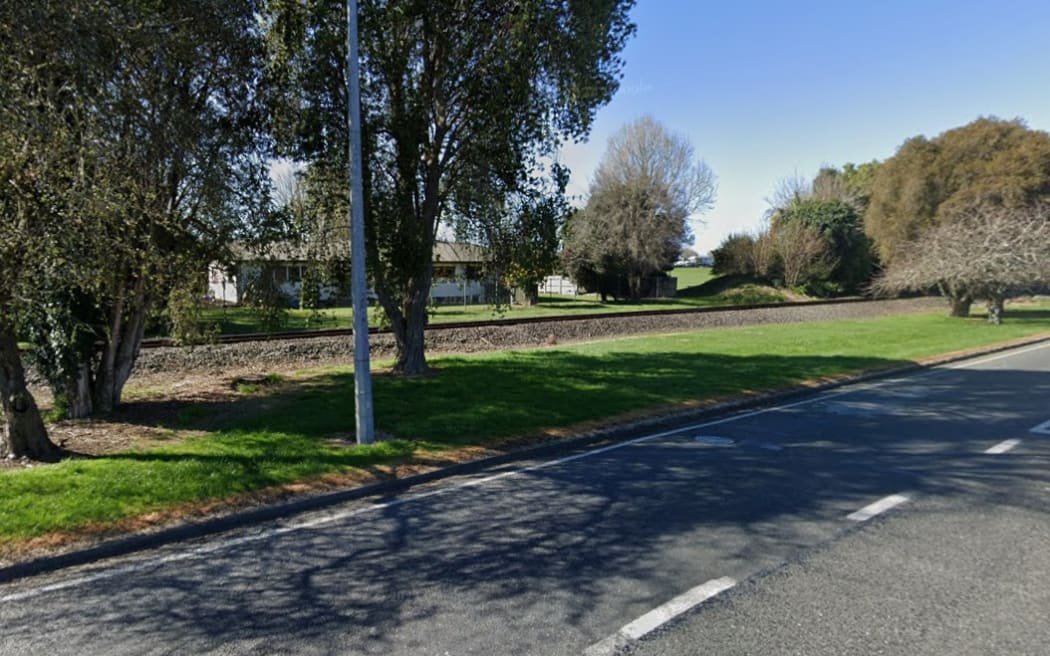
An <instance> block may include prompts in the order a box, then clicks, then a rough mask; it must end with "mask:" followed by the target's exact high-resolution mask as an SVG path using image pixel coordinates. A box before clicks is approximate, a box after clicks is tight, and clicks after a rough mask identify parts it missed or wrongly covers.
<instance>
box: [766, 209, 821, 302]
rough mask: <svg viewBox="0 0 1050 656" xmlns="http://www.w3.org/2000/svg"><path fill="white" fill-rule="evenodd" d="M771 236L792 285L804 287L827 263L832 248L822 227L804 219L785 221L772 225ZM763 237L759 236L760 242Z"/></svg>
mask: <svg viewBox="0 0 1050 656" xmlns="http://www.w3.org/2000/svg"><path fill="white" fill-rule="evenodd" d="M768 235H769V238H770V241H771V242H772V247H773V250H774V252H775V253H776V256H777V262H778V263H779V266H780V271H781V273H782V274H783V276H784V284H785V285H787V286H788V287H798V286H800V285H801V284H802V283H804V282H806V280H807V278H808V277H811V276H812V274H813V270H814V269H815V268H817V267H818V266H819V265H820V264H823V263H824V257H825V255H826V253H827V249H828V247H827V242H826V241H825V240H824V238H823V236H822V235H821V234H820V231H819V230H818V229H816V228H814V227H812V226H810V225H807V224H805V223H803V222H802V221H781V222H778V223H776V224H774V225H773V226H772V227H771V228H770V230H769V233H768ZM763 238H764V236H762V237H759V239H757V240H756V244H758V243H761V242H762V241H763V240H764V239H763Z"/></svg>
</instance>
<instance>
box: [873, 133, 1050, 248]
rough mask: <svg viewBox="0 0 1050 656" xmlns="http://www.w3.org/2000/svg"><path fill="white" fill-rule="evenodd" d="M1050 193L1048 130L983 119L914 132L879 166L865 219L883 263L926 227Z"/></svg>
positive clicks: (1026, 203)
mask: <svg viewBox="0 0 1050 656" xmlns="http://www.w3.org/2000/svg"><path fill="white" fill-rule="evenodd" d="M1048 197H1050V134H1047V133H1046V132H1043V131H1040V130H1031V129H1029V128H1028V127H1026V126H1025V124H1024V123H1023V122H1022V121H1020V120H1015V121H1003V120H999V119H994V118H981V119H977V120H976V121H973V122H972V123H969V124H967V125H964V126H962V127H959V128H955V129H953V130H948V131H947V132H945V133H943V134H941V135H939V136H937V137H934V138H933V139H927V138H926V137H922V136H919V137H913V138H911V139H909V140H907V141H906V142H904V144H903V145H902V146H901V147H900V148H899V149H898V150H897V152H896V154H894V156H893V157H891V158H889V159H888V160H886V161H885V162H883V163H882V165H881V166H880V167H879V169H878V171H877V172H876V174H875V176H874V180H873V182H872V189H871V204H870V207H869V208H868V211H867V213H866V214H865V217H864V226H865V230H866V232H867V233H868V234H869V235H870V236H871V237H872V238H873V239H874V240H875V245H876V247H877V248H878V252H879V255H880V257H881V259H882V261H883V262H885V263H887V264H890V263H892V261H893V259H894V257H895V256H896V252H897V250H898V249H899V248H900V247H901V246H903V245H905V244H907V243H909V242H911V241H913V240H915V239H917V238H918V237H919V236H920V235H921V234H922V233H923V232H924V231H925V230H927V229H928V228H930V227H932V226H935V225H939V224H941V223H945V222H949V221H951V220H953V219H954V218H958V217H960V216H963V215H964V214H965V213H966V211H967V210H968V209H970V208H972V207H974V206H976V205H982V204H991V205H1000V206H1002V207H1023V206H1026V205H1030V204H1031V203H1033V202H1035V201H1038V200H1041V199H1046V198H1048Z"/></svg>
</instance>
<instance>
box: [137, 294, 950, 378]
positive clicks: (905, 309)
mask: <svg viewBox="0 0 1050 656" xmlns="http://www.w3.org/2000/svg"><path fill="white" fill-rule="evenodd" d="M944 309H945V306H944V301H943V300H942V299H939V298H914V299H894V300H884V301H871V302H858V303H833V304H824V303H813V304H800V305H790V306H781V307H765V308H748V309H738V308H726V309H719V310H717V311H700V312H679V313H674V314H663V315H640V316H616V317H601V316H598V317H590V318H578V319H573V320H570V321H544V322H539V323H524V324H506V325H499V324H497V325H488V326H483V327H470V328H451V329H434V330H429V331H427V352H428V353H431V354H433V353H476V352H483V351H501V350H506V349H512V348H530V347H538V346H544V345H552V344H565V343H573V342H583V341H590V340H595V339H606V338H611V337H621V336H628V335H639V334H646V333H671V332H680V331H686V330H696V329H701V328H725V327H737V326H752V325H761V324H786V323H800V322H805V321H837V320H848V319H872V318H876V317H881V316H887V315H895V314H915V313H919V312H935V311H937V310H944ZM370 342H371V356H372V358H373V359H386V358H392V357H393V356H394V355H395V344H394V337H393V335H391V334H389V333H379V334H373V335H371V338H370ZM353 354H354V350H353V338H352V337H351V336H349V335H347V336H337V337H331V336H327V337H307V336H303V337H299V338H295V339H271V340H263V341H254V342H240V343H235V344H205V345H201V346H194V347H160V348H151V349H144V350H143V351H142V352H141V353H140V354H139V358H138V361H137V363H136V366H135V373H138V374H152V373H176V372H214V373H221V372H223V371H226V370H230V369H238V370H240V369H253V368H257V369H260V370H263V369H272V368H278V367H296V366H311V365H318V364H340V363H347V364H349V363H351V362H352V361H353Z"/></svg>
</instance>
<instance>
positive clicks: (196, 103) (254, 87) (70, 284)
mask: <svg viewBox="0 0 1050 656" xmlns="http://www.w3.org/2000/svg"><path fill="white" fill-rule="evenodd" d="M74 9H75V10H77V11H80V12H83V13H85V14H91V13H97V14H100V15H101V18H100V20H99V23H100V25H99V29H98V31H97V33H94V34H93V35H92V37H91V43H92V44H93V46H94V47H95V48H97V49H98V50H99V52H101V53H103V54H102V56H101V57H100V59H98V60H96V61H94V62H92V63H91V66H92V68H91V71H92V75H93V77H92V82H93V84H92V85H87V84H82V85H79V86H75V87H73V93H75V94H76V96H77V97H80V98H84V97H87V98H90V99H91V112H92V118H93V120H94V121H95V125H96V130H95V132H93V133H92V134H91V135H90V138H88V135H86V134H83V133H81V134H79V135H77V138H78V139H80V140H81V143H82V144H85V146H84V147H88V148H90V149H91V151H92V153H93V154H94V157H95V158H96V160H95V162H94V166H93V167H92V168H91V169H90V170H87V171H86V173H85V175H87V176H88V177H89V178H90V184H91V185H93V186H94V187H95V188H96V189H99V190H103V191H104V194H105V198H106V202H105V204H104V206H99V207H96V208H95V210H94V211H95V215H94V216H93V217H92V220H94V221H95V224H96V225H97V226H98V229H97V230H93V231H91V232H89V233H87V234H84V235H82V238H83V239H84V243H83V245H82V248H83V250H84V252H86V253H91V257H92V259H93V260H94V262H95V268H94V271H93V275H92V277H91V279H90V280H87V281H70V280H69V279H68V277H67V276H66V275H65V273H64V272H62V271H57V272H55V275H54V276H52V277H51V278H49V279H42V280H41V281H40V284H41V286H42V288H43V289H46V290H50V292H51V298H52V301H54V302H52V303H46V304H43V305H41V306H40V311H37V312H35V313H34V314H33V315H32V316H31V317H30V322H31V324H32V325H31V332H33V333H34V334H36V335H38V336H41V338H40V339H38V340H35V341H36V342H37V343H36V344H35V346H36V348H35V349H34V353H35V355H36V356H37V358H38V363H39V364H40V365H41V368H42V369H43V370H44V373H45V374H46V375H47V376H48V378H49V379H50V380H51V382H52V386H53V388H54V389H55V392H56V396H57V397H58V398H60V399H61V400H63V401H64V402H65V403H67V404H68V408H69V412H70V415H72V416H85V415H87V414H90V413H92V412H93V411H102V412H107V411H110V410H112V409H113V408H115V407H116V406H117V405H118V404H119V403H120V400H121V395H122V392H123V388H124V385H125V383H126V382H127V380H128V378H129V377H130V375H131V372H132V369H133V367H134V363H135V359H136V358H137V356H138V352H139V347H140V344H141V341H142V338H143V335H144V331H145V327H146V323H147V319H148V317H149V314H150V312H151V311H152V310H154V309H155V308H158V307H162V306H164V305H165V303H166V302H167V301H168V300H169V299H170V298H172V293H173V291H176V294H175V298H180V299H187V298H194V297H199V294H197V293H195V292H196V291H197V290H198V288H199V285H200V280H199V277H200V273H199V272H201V271H203V270H204V269H205V268H206V266H207V263H208V262H209V261H210V260H213V259H219V256H220V255H222V253H223V251H224V249H225V248H226V247H227V245H228V243H229V241H230V240H231V236H232V235H233V233H234V231H235V229H236V228H237V227H238V225H239V223H240V222H241V221H244V220H250V219H251V217H252V216H253V214H256V213H257V212H258V208H259V207H260V206H261V205H264V204H265V203H266V202H267V201H268V198H267V189H266V184H267V183H266V176H265V168H264V164H265V163H264V161H263V157H262V152H261V145H262V142H261V137H262V132H263V129H264V128H265V125H264V124H263V121H262V118H263V117H262V115H261V113H260V112H259V109H260V105H259V102H258V94H257V91H258V82H259V74H260V71H261V63H262V62H261V54H262V49H261V46H262V43H261V36H260V33H259V29H258V25H257V7H256V3H255V2H254V0H234V1H226V0H202V1H201V2H195V3H163V2H161V3H153V2H139V3H126V2H117V1H116V0H112V1H103V0H97V1H93V2H88V1H84V2H82V3H79V4H76V5H75V7H74ZM49 47H50V48H52V49H56V48H64V47H67V46H66V45H65V44H62V43H54V44H51V45H50V46H49ZM100 193H101V192H100ZM83 216H84V217H86V216H87V215H86V214H84V215H83ZM180 289H181V290H183V291H184V293H178V292H177V290H180ZM67 300H71V301H75V302H72V303H69V302H66V301H67ZM176 307H185V304H184V303H177V304H175V305H174V306H172V308H169V309H174V308H176ZM85 334H90V335H91V336H92V337H93V339H83V336H84V335H85ZM43 336H47V337H48V338H47V339H44V338H43Z"/></svg>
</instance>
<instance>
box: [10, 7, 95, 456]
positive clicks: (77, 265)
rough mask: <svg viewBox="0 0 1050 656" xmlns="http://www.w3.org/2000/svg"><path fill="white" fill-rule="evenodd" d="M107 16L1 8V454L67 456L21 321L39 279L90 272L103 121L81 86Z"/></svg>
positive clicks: (35, 298) (34, 300)
mask: <svg viewBox="0 0 1050 656" xmlns="http://www.w3.org/2000/svg"><path fill="white" fill-rule="evenodd" d="M99 18H100V17H99V15H98V14H96V13H92V12H77V11H71V8H70V7H69V5H68V3H65V2H63V3H48V2H41V3H6V4H5V5H4V6H3V9H2V10H0V39H2V40H3V42H4V44H5V48H4V49H3V51H2V52H0V97H2V98H3V101H2V102H0V417H2V419H3V424H2V425H0V456H5V457H6V456H11V457H27V458H33V459H36V460H54V459H57V458H58V457H60V456H61V455H62V450H61V449H59V447H57V446H56V445H55V444H54V443H52V442H51V440H50V439H49V438H48V434H47V430H46V428H45V426H44V423H43V420H42V419H41V416H40V411H39V409H38V407H37V404H36V401H35V400H34V398H33V396H32V394H31V393H30V392H29V390H28V388H27V386H26V380H25V370H24V366H23V363H22V356H21V353H20V351H19V348H18V341H19V335H20V330H19V324H21V323H23V322H24V320H25V317H26V313H27V311H29V310H30V309H32V308H34V307H36V306H38V305H39V303H40V302H42V301H46V300H47V299H46V298H41V295H40V293H39V291H40V285H39V281H40V280H41V279H46V278H48V277H51V276H53V275H55V273H56V272H59V271H60V272H62V273H63V274H64V275H65V276H67V277H68V278H69V279H71V280H85V279H86V277H87V275H88V273H89V271H90V269H91V262H90V260H89V258H87V257H85V256H84V251H85V249H84V241H86V240H85V239H84V237H85V235H90V234H92V232H93V231H94V229H95V228H96V226H94V225H93V224H92V223H91V222H90V218H91V216H92V213H91V212H90V209H91V208H92V207H93V206H94V204H95V203H96V202H97V201H98V196H97V194H96V190H95V188H94V187H93V186H92V185H91V184H89V178H88V173H87V172H88V171H90V170H92V169H93V168H94V167H95V166H96V159H95V157H94V155H95V153H94V152H93V151H92V149H91V148H89V147H85V142H84V141H83V139H82V137H83V136H84V135H85V134H93V133H94V132H95V130H96V129H97V126H96V125H95V124H94V122H93V120H92V119H93V115H92V112H91V111H90V110H91V105H90V100H89V99H87V98H83V97H80V96H78V95H77V94H75V93H74V90H75V89H76V88H77V87H78V86H81V85H87V84H89V83H91V82H95V81H97V80H95V79H94V78H93V77H92V73H93V71H94V69H95V66H94V64H95V63H96V62H97V61H98V50H97V49H96V46H97V43H96V42H94V41H93V40H92V39H90V38H89V37H88V36H87V35H94V34H97V33H98V32H97V31H96V28H100V27H101V24H102V21H100V20H99ZM81 30H84V31H85V32H84V34H85V38H83V39H78V38H76V37H77V35H78V34H80V31H81ZM56 46H58V47H56ZM88 143H90V142H88Z"/></svg>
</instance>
